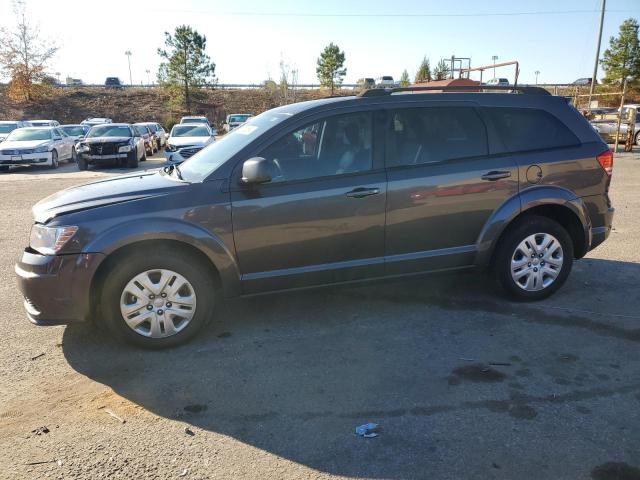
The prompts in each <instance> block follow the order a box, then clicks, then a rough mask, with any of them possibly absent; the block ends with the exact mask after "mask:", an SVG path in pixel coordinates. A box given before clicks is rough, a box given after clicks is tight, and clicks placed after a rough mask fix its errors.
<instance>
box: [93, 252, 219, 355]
mask: <svg viewBox="0 0 640 480" xmlns="http://www.w3.org/2000/svg"><path fill="white" fill-rule="evenodd" d="M214 297H215V295H214V283H213V281H212V278H211V276H210V275H209V272H208V271H207V269H206V267H204V266H203V265H202V264H201V262H200V263H199V259H197V258H195V257H194V256H193V255H191V254H189V253H185V252H182V251H180V250H175V249H170V248H166V247H163V248H159V249H157V250H155V251H151V252H144V253H143V254H138V253H132V254H130V255H128V256H127V257H126V258H124V259H118V261H117V262H114V264H113V266H112V268H111V270H110V271H109V273H108V276H107V278H106V280H105V282H104V285H103V288H102V292H101V304H102V308H103V317H104V320H105V322H106V324H107V326H108V327H109V329H110V330H111V332H113V333H114V334H115V335H116V336H117V337H119V338H121V339H123V340H125V341H128V342H130V343H134V344H136V345H138V346H141V347H144V348H164V347H172V346H176V345H179V344H181V343H184V342H185V341H187V340H188V339H190V338H191V337H193V336H194V335H195V334H196V333H197V332H198V330H200V328H202V326H203V325H205V324H206V323H207V321H208V320H209V318H210V317H211V314H212V311H213V307H214V304H215V302H214Z"/></svg>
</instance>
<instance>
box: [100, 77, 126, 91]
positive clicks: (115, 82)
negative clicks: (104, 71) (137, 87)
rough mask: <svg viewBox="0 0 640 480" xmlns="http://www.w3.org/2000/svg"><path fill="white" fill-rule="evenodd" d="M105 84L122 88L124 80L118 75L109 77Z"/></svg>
mask: <svg viewBox="0 0 640 480" xmlns="http://www.w3.org/2000/svg"><path fill="white" fill-rule="evenodd" d="M104 86H105V87H106V88H117V89H120V88H122V82H121V81H120V79H119V78H118V77H107V79H106V80H105V81H104Z"/></svg>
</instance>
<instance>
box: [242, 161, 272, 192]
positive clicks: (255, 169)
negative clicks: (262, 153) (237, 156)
mask: <svg viewBox="0 0 640 480" xmlns="http://www.w3.org/2000/svg"><path fill="white" fill-rule="evenodd" d="M270 181H271V164H270V162H269V161H268V160H267V159H266V158H262V157H254V158H250V159H249V160H246V161H245V162H244V163H243V164H242V183H244V184H245V185H252V184H260V183H267V182H270Z"/></svg>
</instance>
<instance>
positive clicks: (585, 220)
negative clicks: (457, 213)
mask: <svg viewBox="0 0 640 480" xmlns="http://www.w3.org/2000/svg"><path fill="white" fill-rule="evenodd" d="M548 205H557V206H561V207H564V208H567V209H569V210H570V211H571V212H572V213H573V214H574V215H576V217H577V218H578V219H579V220H580V223H581V225H582V230H583V234H584V236H585V245H587V246H588V245H590V244H591V222H590V220H589V214H588V210H587V207H586V206H585V204H584V202H583V201H582V199H581V198H580V197H577V196H576V195H575V194H574V193H573V192H571V191H570V190H567V189H565V188H562V187H557V186H553V185H541V186H534V187H531V188H527V189H526V190H522V191H520V192H519V193H517V194H516V195H513V196H512V197H510V198H509V199H507V200H506V201H505V202H504V203H503V204H502V205H501V206H500V207H499V208H498V209H497V210H496V211H495V212H494V213H493V215H491V217H490V218H489V220H487V222H486V223H485V225H484V227H483V229H482V231H481V232H480V235H479V236H478V240H477V242H476V261H475V264H476V265H478V266H483V267H485V266H488V265H489V264H490V262H491V257H492V255H493V250H494V249H495V246H496V244H497V242H498V240H499V239H500V236H501V235H502V233H503V232H504V230H505V229H506V228H507V226H508V225H509V224H510V223H511V222H513V221H514V220H515V219H516V217H518V216H519V215H521V214H523V213H525V212H526V211H528V210H531V209H532V208H535V207H541V206H548Z"/></svg>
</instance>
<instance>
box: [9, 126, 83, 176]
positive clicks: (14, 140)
mask: <svg viewBox="0 0 640 480" xmlns="http://www.w3.org/2000/svg"><path fill="white" fill-rule="evenodd" d="M75 159H76V149H75V142H74V140H73V139H72V138H71V137H70V136H68V135H67V134H66V133H64V132H63V131H62V130H60V129H59V128H52V127H25V128H17V129H15V130H14V131H12V132H11V133H10V134H9V136H8V137H7V139H6V140H5V141H4V142H2V144H0V171H3V172H6V171H8V170H9V167H13V166H21V165H29V166H35V165H47V166H49V167H50V168H58V165H59V162H60V161H61V160H74V161H75Z"/></svg>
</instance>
